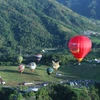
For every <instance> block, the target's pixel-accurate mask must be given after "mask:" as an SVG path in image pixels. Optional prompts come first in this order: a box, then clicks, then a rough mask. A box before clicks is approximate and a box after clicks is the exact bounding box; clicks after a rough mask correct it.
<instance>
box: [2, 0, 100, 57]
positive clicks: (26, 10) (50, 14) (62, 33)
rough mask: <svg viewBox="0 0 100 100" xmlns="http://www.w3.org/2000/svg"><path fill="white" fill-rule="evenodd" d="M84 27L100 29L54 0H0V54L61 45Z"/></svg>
mask: <svg viewBox="0 0 100 100" xmlns="http://www.w3.org/2000/svg"><path fill="white" fill-rule="evenodd" d="M84 30H92V31H99V30H100V29H99V26H98V25H96V24H94V22H92V21H91V20H89V19H88V18H86V17H83V16H81V15H79V14H77V13H75V12H74V11H72V10H70V9H69V8H68V7H65V6H63V5H62V4H60V3H58V2H56V1H55V0H12V1H11V0H5V1H3V0H0V56H2V55H4V54H5V55H10V56H11V55H13V54H16V53H19V49H21V50H22V51H23V53H32V52H34V51H35V50H39V49H41V48H48V47H63V46H66V44H67V42H68V41H69V39H70V37H72V36H73V35H75V34H78V33H79V32H80V31H84Z"/></svg>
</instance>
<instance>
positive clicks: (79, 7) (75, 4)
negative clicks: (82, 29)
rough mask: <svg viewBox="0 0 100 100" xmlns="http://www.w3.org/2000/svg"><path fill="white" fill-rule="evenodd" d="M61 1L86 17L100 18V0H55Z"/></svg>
mask: <svg viewBox="0 0 100 100" xmlns="http://www.w3.org/2000/svg"><path fill="white" fill-rule="evenodd" d="M57 1H58V2H60V3H63V4H64V5H66V6H67V7H69V8H71V9H72V10H73V11H75V12H77V13H79V14H81V15H84V16H86V17H91V18H95V19H100V13H99V9H100V0H57Z"/></svg>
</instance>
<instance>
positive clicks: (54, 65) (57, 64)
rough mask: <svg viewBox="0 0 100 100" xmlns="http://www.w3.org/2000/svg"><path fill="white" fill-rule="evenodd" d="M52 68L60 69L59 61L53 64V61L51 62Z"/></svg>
mask: <svg viewBox="0 0 100 100" xmlns="http://www.w3.org/2000/svg"><path fill="white" fill-rule="evenodd" d="M52 66H53V69H55V70H57V69H58V68H59V67H60V65H59V61H58V62H54V61H53V60H52Z"/></svg>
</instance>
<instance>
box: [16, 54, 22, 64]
mask: <svg viewBox="0 0 100 100" xmlns="http://www.w3.org/2000/svg"><path fill="white" fill-rule="evenodd" d="M17 61H18V63H21V62H22V61H23V57H22V56H21V55H19V56H18V57H17Z"/></svg>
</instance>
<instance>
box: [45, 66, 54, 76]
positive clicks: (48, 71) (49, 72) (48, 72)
mask: <svg viewBox="0 0 100 100" xmlns="http://www.w3.org/2000/svg"><path fill="white" fill-rule="evenodd" d="M46 71H47V74H48V75H50V74H51V73H53V72H54V69H53V68H51V67H49V68H47V70H46Z"/></svg>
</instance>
